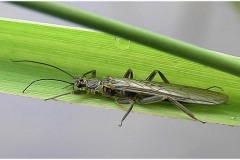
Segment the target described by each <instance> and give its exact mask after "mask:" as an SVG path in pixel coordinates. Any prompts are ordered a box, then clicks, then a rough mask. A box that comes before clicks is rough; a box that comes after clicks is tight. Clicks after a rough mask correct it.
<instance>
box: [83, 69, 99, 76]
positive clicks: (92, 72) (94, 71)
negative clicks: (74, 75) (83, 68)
mask: <svg viewBox="0 0 240 160" xmlns="http://www.w3.org/2000/svg"><path fill="white" fill-rule="evenodd" d="M88 74H91V78H96V70H91V71H88V72H86V73H84V74H83V75H82V77H84V76H86V75H88Z"/></svg>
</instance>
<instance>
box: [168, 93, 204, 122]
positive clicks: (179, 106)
mask: <svg viewBox="0 0 240 160" xmlns="http://www.w3.org/2000/svg"><path fill="white" fill-rule="evenodd" d="M167 99H168V100H169V101H170V102H171V103H172V104H173V105H174V106H176V107H177V108H178V109H180V110H181V111H183V112H184V113H186V114H187V115H188V116H190V117H191V118H192V119H195V120H197V121H200V122H202V123H206V122H203V121H201V120H199V119H197V118H196V117H195V116H194V115H193V114H192V112H191V111H189V110H188V109H187V108H185V107H184V106H183V105H182V104H181V103H179V102H178V101H176V100H174V99H172V98H171V97H168V98H167Z"/></svg>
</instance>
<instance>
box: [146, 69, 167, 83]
mask: <svg viewBox="0 0 240 160" xmlns="http://www.w3.org/2000/svg"><path fill="white" fill-rule="evenodd" d="M157 73H158V74H159V76H160V77H161V78H162V80H163V82H164V83H169V81H168V80H167V78H166V77H165V76H164V75H163V74H162V72H160V71H159V70H154V71H153V72H152V73H151V74H150V75H149V76H148V77H147V79H146V80H147V81H151V80H152V79H153V78H154V77H155V76H156V74H157Z"/></svg>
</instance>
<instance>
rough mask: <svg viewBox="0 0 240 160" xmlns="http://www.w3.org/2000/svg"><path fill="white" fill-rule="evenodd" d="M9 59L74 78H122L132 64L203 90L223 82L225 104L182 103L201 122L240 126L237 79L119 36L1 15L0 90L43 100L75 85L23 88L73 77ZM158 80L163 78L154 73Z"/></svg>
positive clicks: (82, 99)
mask: <svg viewBox="0 0 240 160" xmlns="http://www.w3.org/2000/svg"><path fill="white" fill-rule="evenodd" d="M226 57H227V58H229V59H232V58H234V59H237V60H239V58H236V57H232V56H227V55H226ZM9 59H13V60H23V59H25V60H34V61H41V62H44V63H49V64H52V65H55V66H57V67H60V68H62V69H64V70H66V71H68V72H70V73H71V74H72V75H75V76H77V75H81V74H83V73H85V72H87V71H89V70H92V69H96V70H97V77H98V78H99V79H101V78H103V77H104V76H106V75H111V76H113V77H122V76H123V74H124V73H125V72H126V70H127V69H128V68H131V69H132V70H133V71H134V78H135V79H145V78H146V77H147V76H148V75H149V74H150V73H151V72H152V71H153V70H154V69H159V70H161V71H162V72H163V73H164V75H165V76H166V77H167V78H168V80H169V81H170V82H171V83H175V84H181V85H188V86H194V87H200V88H208V87H211V86H219V87H221V88H223V90H224V91H223V92H224V93H225V94H227V95H228V96H229V101H228V102H227V104H223V105H218V106H207V105H196V104H184V106H186V107H187V108H188V109H189V110H191V111H192V112H193V114H194V115H195V116H196V117H197V118H198V119H200V120H203V121H206V122H212V123H219V124H227V125H236V126H239V125H240V102H239V98H240V97H239V91H240V81H239V77H237V76H234V75H231V74H228V73H225V72H222V71H219V70H215V69H212V68H209V67H206V66H203V65H201V64H198V63H195V62H192V61H189V60H186V59H183V58H179V57H176V56H173V55H170V54H167V53H165V52H161V51H157V50H155V49H152V48H149V47H145V46H142V45H139V44H136V43H133V42H131V41H128V40H124V39H122V38H120V37H114V36H111V35H108V34H105V33H101V32H95V31H90V30H83V29H77V28H70V27H61V26H53V25H44V24H37V23H29V22H23V21H12V20H7V19H0V75H1V76H0V84H1V85H0V92H2V93H9V94H14V95H20V96H27V97H35V98H41V99H44V98H49V97H52V96H55V95H58V94H62V93H66V92H69V91H71V88H65V89H62V87H64V86H65V85H66V84H64V83H61V82H53V81H44V82H39V83H36V84H34V85H33V86H31V87H30V88H29V89H28V90H27V91H26V92H25V93H24V94H23V93H22V90H23V89H24V88H25V87H26V86H27V85H28V84H30V83H31V82H32V81H33V80H36V79H40V78H56V79H62V80H66V81H69V82H73V79H72V78H71V77H70V76H68V75H66V74H64V73H62V72H59V71H58V70H56V69H53V68H50V67H47V66H43V65H38V64H32V63H13V62H11V61H10V60H9ZM155 81H161V80H160V78H159V77H156V78H155ZM216 91H219V92H221V90H217V89H216ZM58 100H60V101H63V102H68V103H79V104H86V105H90V106H96V107H104V108H111V109H127V108H129V106H128V105H117V104H116V103H115V102H114V100H111V99H108V98H105V97H99V96H93V95H81V96H80V95H68V96H64V97H61V98H58ZM133 111H134V112H138V113H145V114H151V115H159V116H167V117H175V118H185V119H190V118H189V117H188V116H187V115H186V114H184V113H183V112H181V111H179V110H178V109H176V108H175V107H174V106H173V105H171V104H170V103H169V102H168V101H164V102H161V103H156V104H149V105H135V107H134V109H133Z"/></svg>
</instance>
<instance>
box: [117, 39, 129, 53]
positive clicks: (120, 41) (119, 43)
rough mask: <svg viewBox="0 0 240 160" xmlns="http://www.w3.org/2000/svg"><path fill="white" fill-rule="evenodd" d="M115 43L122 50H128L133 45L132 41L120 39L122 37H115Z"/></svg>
mask: <svg viewBox="0 0 240 160" xmlns="http://www.w3.org/2000/svg"><path fill="white" fill-rule="evenodd" d="M115 43H116V45H117V46H118V47H119V48H120V49H123V50H125V49H128V48H129V47H130V45H131V41H130V40H126V39H124V38H120V37H117V36H116V37H115Z"/></svg>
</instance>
